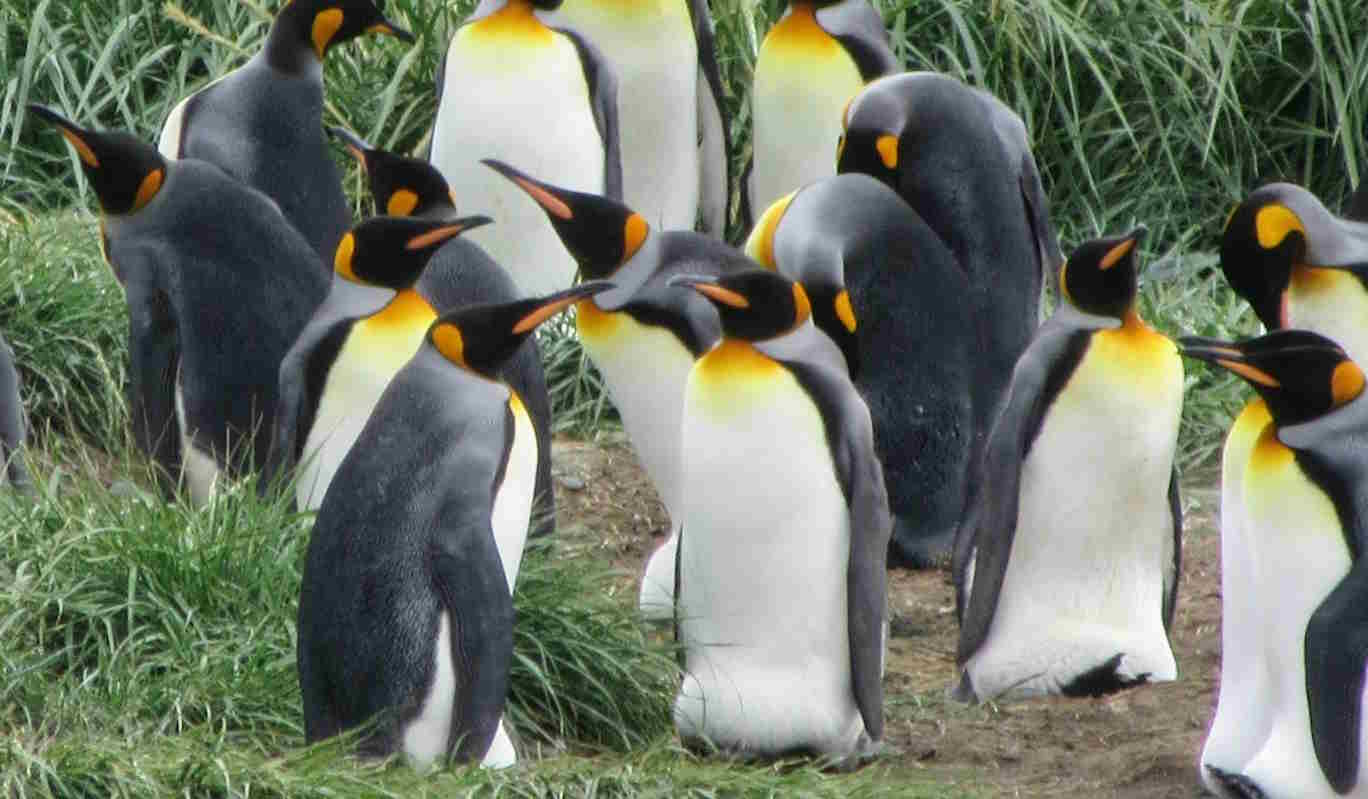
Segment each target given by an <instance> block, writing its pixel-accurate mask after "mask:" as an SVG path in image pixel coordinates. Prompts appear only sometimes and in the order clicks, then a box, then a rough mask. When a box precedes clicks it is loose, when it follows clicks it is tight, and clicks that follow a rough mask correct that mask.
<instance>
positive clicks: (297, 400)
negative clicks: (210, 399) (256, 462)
mask: <svg viewBox="0 0 1368 799" xmlns="http://www.w3.org/2000/svg"><path fill="white" fill-rule="evenodd" d="M489 221H490V220H489V217H484V216H475V217H469V218H465V219H453V220H450V221H447V220H431V219H421V218H403V217H391V216H380V217H373V218H371V219H368V220H366V221H365V222H362V223H361V224H360V225H357V226H356V228H354V229H353V230H352V231H351V232H350V233H348V234H347V235H345V236H343V237H342V242H341V244H339V245H338V247H337V258H336V260H335V263H334V269H335V270H336V274H337V277H336V280H337V285H335V286H334V289H333V291H332V292H331V293H330V294H329V295H328V299H327V300H326V301H324V303H323V304H322V305H321V306H319V308H318V310H317V311H316V312H315V313H314V316H313V318H312V319H310V320H309V324H308V327H306V328H305V329H304V332H303V333H302V334H301V335H300V336H299V338H298V340H296V341H295V343H294V345H293V346H292V347H291V348H290V351H289V353H288V354H287V355H286V356H285V358H284V360H283V361H282V362H281V364H280V400H279V402H280V404H279V405H278V406H277V408H276V415H275V418H276V428H275V431H274V434H273V440H272V452H271V460H272V462H271V470H270V472H269V475H268V476H269V477H270V478H274V477H275V476H276V475H277V474H281V475H283V474H288V473H289V472H290V470H291V469H292V468H293V467H294V466H295V464H298V470H299V473H298V474H297V475H296V476H295V496H296V501H297V502H298V506H299V508H300V509H301V510H313V509H314V508H317V507H318V506H319V505H320V504H322V502H323V498H324V496H325V495H326V493H327V491H328V486H329V485H330V484H331V483H332V479H333V476H334V473H335V472H336V470H337V468H338V467H339V466H340V465H341V463H342V460H343V458H344V457H345V456H346V454H347V452H348V451H349V450H350V449H351V448H352V446H353V443H354V442H355V441H356V437H357V436H358V435H359V434H360V433H361V429H362V427H363V426H364V425H365V424H366V420H367V419H368V418H369V417H370V415H371V411H372V410H373V409H374V408H375V404H376V403H377V402H379V400H380V397H381V395H382V393H383V392H384V390H385V387H386V386H388V385H389V384H390V382H391V381H392V380H393V379H394V376H395V375H396V374H398V372H399V370H400V369H401V368H403V366H404V364H406V363H407V362H408V360H409V359H410V358H412V357H413V354H414V353H415V352H417V351H418V348H419V346H420V345H421V344H422V343H423V336H424V335H425V334H426V333H427V330H428V327H429V326H430V325H431V324H432V321H433V320H434V319H436V318H437V313H438V312H437V309H436V308H434V307H433V305H432V303H430V302H429V301H428V299H427V298H426V297H425V296H423V294H422V293H420V292H419V291H417V290H415V284H416V283H417V282H418V277H419V275H421V274H422V272H423V269H424V268H425V267H426V266H427V264H428V259H429V258H431V257H432V255H433V254H434V253H435V252H437V250H438V249H439V248H440V247H441V246H442V245H443V244H444V243H446V242H447V241H448V240H450V239H452V238H454V237H456V236H458V235H460V234H461V233H464V232H465V231H467V230H471V229H474V228H476V227H479V226H480V225H484V224H487V223H488V222H489ZM343 281H345V282H346V283H350V284H353V285H351V286H346V285H342V283H343ZM362 287H366V288H365V289H363V288H362Z"/></svg>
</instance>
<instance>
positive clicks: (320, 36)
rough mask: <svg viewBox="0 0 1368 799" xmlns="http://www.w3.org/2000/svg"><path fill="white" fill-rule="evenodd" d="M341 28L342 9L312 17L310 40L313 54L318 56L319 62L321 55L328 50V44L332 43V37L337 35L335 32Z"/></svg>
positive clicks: (334, 9) (321, 58) (322, 12)
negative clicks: (311, 40)
mask: <svg viewBox="0 0 1368 799" xmlns="http://www.w3.org/2000/svg"><path fill="white" fill-rule="evenodd" d="M341 27H342V9H340V8H330V9H328V10H326V11H320V12H318V15H317V16H315V17H314V21H313V30H312V31H311V37H310V38H312V39H313V46H314V53H316V54H317V55H318V60H319V61H322V60H323V54H324V53H325V52H327V50H328V42H330V41H332V37H334V36H336V35H337V31H338V29H339V28H341Z"/></svg>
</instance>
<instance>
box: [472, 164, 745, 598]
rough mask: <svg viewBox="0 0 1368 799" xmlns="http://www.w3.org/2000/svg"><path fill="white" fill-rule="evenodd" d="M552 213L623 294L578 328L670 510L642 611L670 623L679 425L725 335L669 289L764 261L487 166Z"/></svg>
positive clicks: (594, 271)
mask: <svg viewBox="0 0 1368 799" xmlns="http://www.w3.org/2000/svg"><path fill="white" fill-rule="evenodd" d="M486 163H487V164H488V165H489V166H490V167H491V168H492V169H495V170H497V171H498V172H499V173H500V174H501V175H503V176H504V177H506V178H508V180H509V181H511V182H512V183H514V184H515V185H516V186H517V187H518V188H519V189H521V190H522V191H524V192H526V193H527V194H528V196H530V197H531V198H532V199H533V200H535V201H536V203H537V204H538V205H539V206H540V207H541V208H542V209H544V210H545V212H546V215H547V217H548V218H549V219H550V220H551V225H552V227H553V228H554V230H555V231H556V233H557V234H558V235H559V236H560V239H561V241H562V242H564V244H565V248H566V249H568V250H569V251H570V252H571V254H573V255H574V257H575V260H576V262H578V264H579V270H580V274H582V275H584V276H585V277H586V278H592V279H596V280H598V279H607V278H611V279H612V280H613V282H614V283H615V284H616V288H614V289H612V290H610V291H606V292H604V293H602V294H598V295H596V296H594V297H593V298H592V299H586V300H583V301H581V302H580V303H579V304H578V305H577V306H576V317H575V322H576V327H577V328H578V331H579V337H580V343H581V344H582V345H583V346H584V351H585V352H587V353H588V354H589V357H590V358H591V359H592V360H593V362H594V366H596V367H598V370H599V372H601V373H602V374H603V380H604V383H605V384H606V385H607V386H608V395H609V396H610V397H611V398H612V400H613V405H614V407H616V408H617V409H618V413H619V414H621V416H622V426H623V428H624V429H625V430H626V431H627V435H628V437H630V438H631V440H632V448H633V449H634V450H635V451H636V454H637V458H638V459H639V460H640V461H641V465H642V468H643V469H645V471H646V474H647V475H648V476H649V477H650V478H651V483H652V484H653V485H654V486H655V489H656V492H657V493H659V494H660V500H661V502H663V503H664V504H665V509H666V510H667V511H668V512H669V514H670V525H671V528H670V537H669V538H668V539H666V541H665V543H664V544H662V545H661V546H660V548H659V549H657V550H656V552H655V553H654V554H653V555H652V556H651V559H650V561H649V562H648V563H647V566H646V573H645V575H644V576H643V577H642V582H641V596H640V606H641V610H642V613H643V614H645V615H646V616H647V617H648V618H652V619H657V620H663V619H668V618H670V613H671V609H672V608H673V607H674V576H675V550H676V549H677V547H678V542H679V520H680V515H679V513H680V508H681V507H682V506H681V504H680V502H681V498H682V496H681V493H680V491H681V488H680V475H679V468H680V466H679V419H680V413H681V412H682V408H683V402H684V385H685V382H686V381H687V380H688V376H689V371H690V370H691V369H692V368H693V363H694V360H695V359H696V358H697V357H698V356H700V355H702V354H703V353H705V352H707V351H708V349H710V348H711V347H712V345H713V344H714V343H715V342H716V341H717V339H718V337H719V336H720V335H721V328H720V327H719V324H718V321H717V312H716V311H715V310H713V308H712V305H711V304H709V303H708V302H707V300H705V299H703V298H702V297H700V296H698V294H697V292H694V291H690V290H688V289H686V288H681V287H678V286H671V285H669V279H670V277H671V276H673V275H678V274H700V273H701V274H712V275H724V274H730V273H734V272H740V271H744V270H748V269H755V268H756V267H757V266H758V265H757V264H756V263H755V262H754V261H752V260H751V259H749V258H747V257H746V256H744V255H742V254H741V253H739V252H737V251H736V250H735V249H734V248H732V247H730V246H728V245H727V244H724V243H722V242H720V241H718V240H716V239H713V238H711V237H709V236H704V235H701V234H698V233H694V232H692V231H685V230H667V231H655V230H652V229H651V227H650V225H648V224H647V223H646V220H645V219H643V218H642V217H641V215H640V214H637V213H635V212H633V211H632V209H630V208H628V207H626V206H624V205H622V204H621V203H618V202H615V201H613V200H611V199H608V198H606V197H599V196H595V195H592V194H582V193H580V192H574V191H569V190H567V189H563V188H559V187H557V186H552V185H550V184H549V183H543V182H541V181H539V180H534V179H533V178H531V177H529V176H527V175H526V174H524V173H522V172H519V171H518V170H516V169H514V168H513V167H510V166H508V165H507V164H503V163H500V162H497V161H488V162H486Z"/></svg>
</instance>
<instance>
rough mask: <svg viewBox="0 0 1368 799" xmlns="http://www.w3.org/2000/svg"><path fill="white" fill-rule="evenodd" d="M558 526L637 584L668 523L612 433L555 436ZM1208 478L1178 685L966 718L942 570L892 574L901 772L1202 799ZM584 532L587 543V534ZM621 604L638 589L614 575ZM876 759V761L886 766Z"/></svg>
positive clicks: (1215, 629)
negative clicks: (952, 690) (952, 692)
mask: <svg viewBox="0 0 1368 799" xmlns="http://www.w3.org/2000/svg"><path fill="white" fill-rule="evenodd" d="M555 457H556V461H555V463H556V466H555V474H556V493H557V502H558V509H557V520H558V525H559V527H560V530H561V531H562V532H561V533H559V534H558V535H561V540H560V543H561V545H562V546H564V547H566V554H567V555H568V556H587V557H594V558H595V559H600V560H606V561H608V562H610V563H612V564H613V565H615V566H617V567H620V568H621V569H622V570H623V571H624V573H625V574H626V575H638V574H639V572H640V570H641V568H642V567H643V566H644V564H645V562H646V558H647V556H648V555H649V554H650V552H651V551H652V550H653V549H654V548H655V547H656V546H658V545H659V544H660V543H661V542H662V541H664V535H665V533H666V532H667V524H668V521H667V516H666V514H665V510H664V508H663V506H662V505H661V504H660V501H659V500H658V498H657V497H656V494H655V491H654V490H653V489H652V487H651V484H650V482H649V481H648V480H647V479H646V478H645V476H644V474H643V473H642V472H641V471H640V469H639V467H638V466H637V462H636V459H635V457H634V456H633V454H632V451H631V448H630V447H629V446H628V445H627V444H626V441H625V439H624V437H623V436H622V435H621V434H617V435H612V434H610V435H605V436H601V437H600V438H599V441H598V442H596V443H589V442H583V441H576V440H571V439H565V438H558V439H557V441H556V449H555ZM1217 479H1218V478H1217V475H1216V473H1215V472H1213V471H1209V470H1208V471H1203V472H1200V473H1198V474H1189V475H1185V476H1184V478H1183V497H1184V504H1185V514H1184V527H1185V530H1184V545H1183V577H1182V584H1181V586H1180V588H1179V600H1178V610H1177V616H1176V618H1175V620H1174V629H1173V634H1172V639H1173V647H1174V654H1175V656H1176V657H1177V658H1178V669H1179V678H1178V680H1177V681H1175V682H1172V683H1167V684H1159V685H1149V686H1142V687H1140V688H1137V689H1133V690H1131V691H1127V692H1123V693H1120V694H1115V695H1113V696H1110V697H1107V698H1103V699H1066V698H1062V697H1061V698H1048V699H1039V700H1030V701H1023V702H1013V703H1004V704H1000V705H988V706H977V707H970V706H966V705H963V704H960V703H957V702H954V701H952V700H950V699H948V698H947V697H946V691H947V689H948V688H949V687H950V686H951V685H953V683H954V681H955V677H956V673H955V665H954V651H955V641H956V637H957V635H958V627H957V625H956V623H955V616H954V588H953V586H952V585H951V582H950V577H949V572H948V571H929V572H908V571H895V572H893V573H892V574H891V575H890V576H891V579H890V582H889V606H890V609H891V621H892V637H891V640H890V641H889V652H888V663H887V674H886V676H885V678H884V691H885V713H886V738H887V741H888V743H889V744H891V746H892V749H893V751H892V752H891V753H890V754H889V755H888V756H887V758H891V759H894V760H895V765H896V766H897V767H898V769H899V771H903V770H905V771H906V772H908V773H909V776H912V777H915V778H916V779H917V780H918V781H919V782H920V781H923V780H925V781H927V782H933V783H941V784H945V785H955V786H961V787H964V788H968V789H970V790H972V791H974V792H976V793H981V794H984V795H987V796H1004V797H1015V796H1023V797H1062V796H1070V797H1077V799H1085V798H1087V797H1099V798H1101V797H1118V798H1121V799H1160V798H1161V797H1162V798H1163V799H1168V797H1184V798H1186V797H1194V798H1195V797H1201V796H1204V795H1205V794H1204V793H1203V791H1202V789H1201V787H1200V783H1199V782H1198V778H1197V770H1196V760H1197V755H1198V752H1199V751H1200V748H1201V745H1202V739H1203V737H1204V735H1205V732H1206V727H1207V724H1208V723H1209V722H1210V718H1211V714H1212V711H1213V708H1214V706H1215V699H1216V685H1217V678H1218V676H1219V670H1220V537H1219V529H1218V522H1217V520H1216V519H1217V512H1218V503H1219V493H1218V488H1217ZM590 531H592V532H590ZM621 590H622V592H623V597H624V600H630V601H635V596H636V585H635V584H634V583H633V582H632V580H631V578H630V577H629V576H624V578H623V585H622V587H621ZM887 758H886V759H887Z"/></svg>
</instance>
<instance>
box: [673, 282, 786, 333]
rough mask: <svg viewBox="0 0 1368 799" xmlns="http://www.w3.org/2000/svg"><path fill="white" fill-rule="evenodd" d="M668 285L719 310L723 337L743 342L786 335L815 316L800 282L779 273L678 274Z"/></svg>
mask: <svg viewBox="0 0 1368 799" xmlns="http://www.w3.org/2000/svg"><path fill="white" fill-rule="evenodd" d="M667 285H670V286H686V287H689V288H692V289H693V290H694V291H697V292H698V293H699V294H702V295H703V296H704V297H706V298H707V299H708V301H709V302H711V303H712V304H713V306H714V307H716V308H717V315H718V316H719V317H720V318H721V321H722V335H724V336H726V337H728V338H736V339H741V340H743V341H763V340H764V339H769V338H774V337H776V336H782V335H784V334H785V333H788V332H789V331H791V330H793V329H794V328H796V327H798V326H799V325H801V324H803V323H804V322H806V321H807V320H808V319H809V318H810V317H811V316H812V303H811V302H810V301H809V300H808V296H807V292H806V291H804V290H803V286H802V284H800V283H796V282H794V281H792V280H789V279H788V278H786V277H784V276H782V275H780V274H779V273H777V272H771V271H769V270H766V269H751V270H747V271H745V272H737V273H735V274H731V275H727V276H725V277H714V276H711V275H676V276H674V277H672V278H670V280H669V282H668V283H667Z"/></svg>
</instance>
